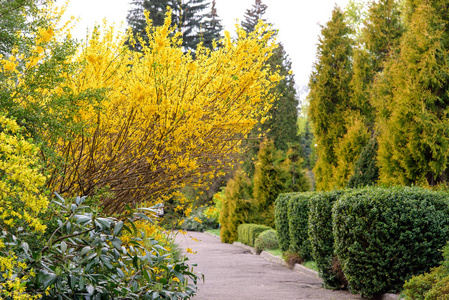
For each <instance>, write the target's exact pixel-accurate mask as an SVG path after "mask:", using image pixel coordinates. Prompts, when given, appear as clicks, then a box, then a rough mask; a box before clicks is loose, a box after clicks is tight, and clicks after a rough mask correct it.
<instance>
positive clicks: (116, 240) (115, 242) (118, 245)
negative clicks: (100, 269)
mask: <svg viewBox="0 0 449 300" xmlns="http://www.w3.org/2000/svg"><path fill="white" fill-rule="evenodd" d="M111 243H112V245H113V246H114V247H115V248H116V249H117V250H121V249H122V241H121V240H120V239H119V238H116V237H114V239H113V240H112V241H111Z"/></svg>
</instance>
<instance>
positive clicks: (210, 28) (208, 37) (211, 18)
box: [201, 0, 223, 49]
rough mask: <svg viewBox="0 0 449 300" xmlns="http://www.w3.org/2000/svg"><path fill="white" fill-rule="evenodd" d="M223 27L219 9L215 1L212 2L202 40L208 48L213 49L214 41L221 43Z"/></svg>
mask: <svg viewBox="0 0 449 300" xmlns="http://www.w3.org/2000/svg"><path fill="white" fill-rule="evenodd" d="M222 31H223V25H222V24H221V20H220V19H219V17H218V14H217V9H216V8H215V0H212V4H211V8H210V12H209V13H208V14H206V15H205V20H204V22H203V25H202V30H201V39H202V42H203V44H204V46H205V47H206V48H209V49H212V48H213V41H214V40H215V41H217V42H218V41H219V40H220V38H221V32H222Z"/></svg>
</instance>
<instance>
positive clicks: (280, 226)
mask: <svg viewBox="0 0 449 300" xmlns="http://www.w3.org/2000/svg"><path fill="white" fill-rule="evenodd" d="M293 195H295V194H294V193H291V194H280V195H279V196H278V197H277V198H276V201H275V204H274V206H275V210H274V213H275V223H276V232H277V235H278V241H279V247H280V248H281V250H282V251H283V252H286V251H287V250H288V249H289V247H290V229H289V227H288V226H289V225H288V224H289V222H288V203H289V202H290V198H291V197H292V196H293Z"/></svg>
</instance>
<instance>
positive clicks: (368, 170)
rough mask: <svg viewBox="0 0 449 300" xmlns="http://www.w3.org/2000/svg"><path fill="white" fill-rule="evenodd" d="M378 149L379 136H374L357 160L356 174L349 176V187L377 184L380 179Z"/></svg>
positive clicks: (355, 165)
mask: <svg viewBox="0 0 449 300" xmlns="http://www.w3.org/2000/svg"><path fill="white" fill-rule="evenodd" d="M377 149H378V144H377V138H376V137H372V138H371V139H370V140H369V142H368V144H366V146H365V148H363V150H362V152H361V153H360V156H359V158H358V159H357V161H356V162H355V164H354V174H353V175H352V176H351V178H349V181H348V185H347V187H349V188H358V187H364V186H368V185H376V183H377V180H378V179H379V168H378V166H377V164H376V163H377V158H376V157H377Z"/></svg>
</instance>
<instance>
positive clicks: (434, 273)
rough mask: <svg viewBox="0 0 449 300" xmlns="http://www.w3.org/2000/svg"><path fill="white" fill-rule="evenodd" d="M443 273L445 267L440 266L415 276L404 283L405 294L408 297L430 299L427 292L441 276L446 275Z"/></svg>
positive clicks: (417, 299)
mask: <svg viewBox="0 0 449 300" xmlns="http://www.w3.org/2000/svg"><path fill="white" fill-rule="evenodd" d="M443 273H444V268H443V267H442V266H440V267H437V268H433V269H432V270H431V271H430V272H429V273H424V274H421V275H418V276H413V277H412V278H411V279H410V280H408V281H407V282H406V283H405V284H404V294H405V295H406V296H407V299H411V300H424V299H428V298H427V297H426V294H427V293H428V292H429V291H430V290H431V289H432V287H433V286H434V285H435V284H436V283H437V282H438V281H439V280H440V279H441V278H443V277H444V275H443ZM435 299H436V298H435Z"/></svg>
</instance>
